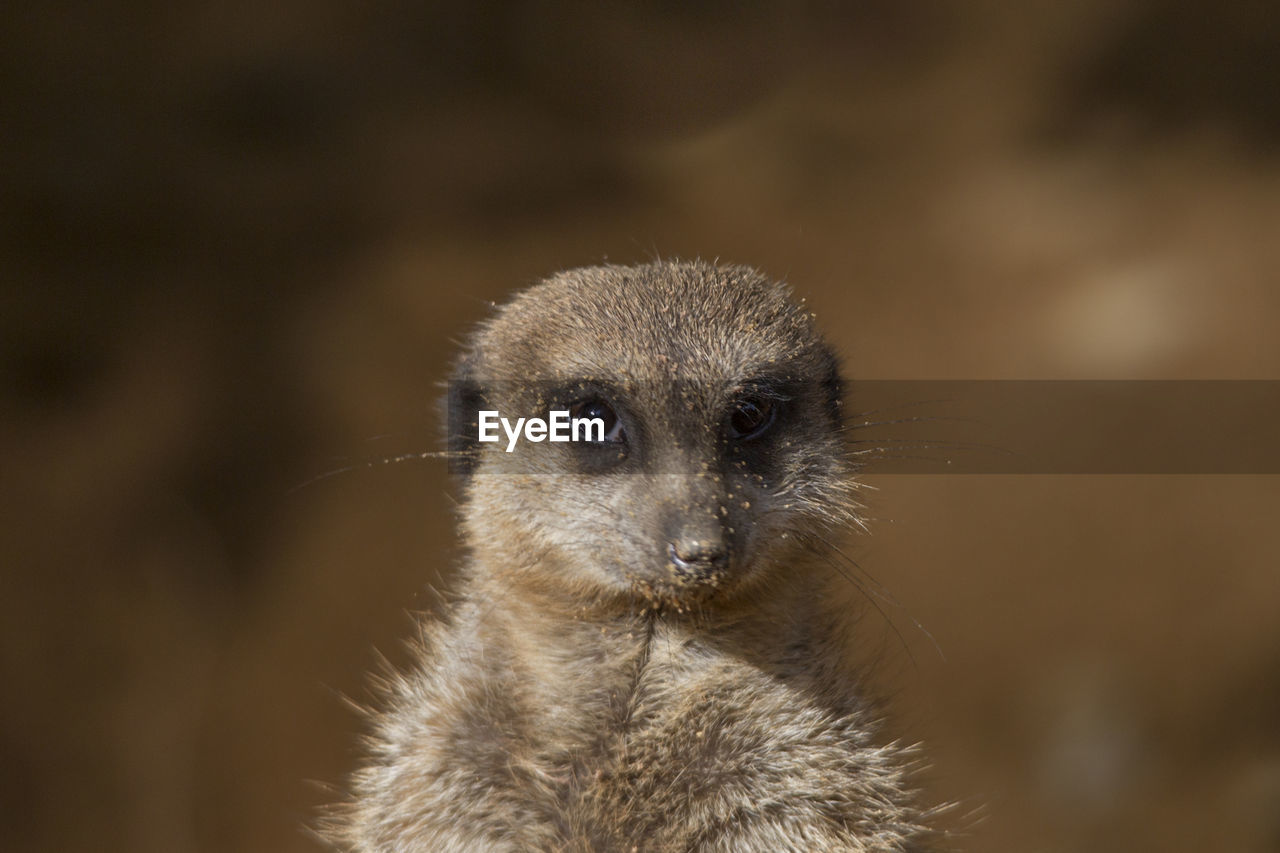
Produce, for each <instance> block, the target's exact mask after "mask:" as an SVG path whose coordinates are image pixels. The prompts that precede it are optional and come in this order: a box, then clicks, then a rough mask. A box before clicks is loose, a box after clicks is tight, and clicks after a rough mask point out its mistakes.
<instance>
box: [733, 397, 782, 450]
mask: <svg viewBox="0 0 1280 853" xmlns="http://www.w3.org/2000/svg"><path fill="white" fill-rule="evenodd" d="M775 414H776V409H775V407H774V405H773V402H772V401H770V400H761V399H744V400H739V401H738V402H736V403H734V404H733V411H732V412H731V413H730V414H729V436H730V437H731V438H736V439H740V440H746V439H752V438H755V437H757V436H759V435H760V434H762V433H763V432H765V430H767V429H769V427H770V426H771V425H772V424H773V418H774V415H775Z"/></svg>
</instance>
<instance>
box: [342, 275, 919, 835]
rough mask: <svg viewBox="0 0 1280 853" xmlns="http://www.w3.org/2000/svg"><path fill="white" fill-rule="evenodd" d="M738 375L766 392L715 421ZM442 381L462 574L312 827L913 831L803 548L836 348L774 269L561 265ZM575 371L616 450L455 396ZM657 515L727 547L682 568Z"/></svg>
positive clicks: (898, 769)
mask: <svg viewBox="0 0 1280 853" xmlns="http://www.w3.org/2000/svg"><path fill="white" fill-rule="evenodd" d="M761 377H765V378H767V379H768V381H769V382H771V383H773V386H780V387H784V388H785V391H786V393H785V396H786V397H787V398H788V399H786V400H785V401H783V402H779V404H778V414H777V420H776V422H775V423H774V424H773V425H772V426H771V427H770V428H769V430H768V431H767V433H765V434H764V435H763V436H762V437H760V438H756V439H753V440H751V441H749V442H739V443H736V444H735V441H734V440H733V439H732V438H726V427H725V423H726V421H725V418H726V413H727V412H731V411H732V409H733V406H734V405H735V404H736V403H735V401H737V400H740V399H742V397H743V395H744V394H746V393H748V392H749V390H750V389H752V388H754V387H756V385H755V384H754V383H757V382H758V381H760V379H761ZM455 380H456V381H455V384H454V395H453V403H452V405H453V408H454V412H453V414H454V415H455V425H454V432H455V434H454V435H453V436H452V438H451V448H452V450H453V452H454V453H455V454H457V455H458V457H459V459H460V460H462V463H460V464H461V465H462V468H463V469H465V473H464V483H463V489H464V494H463V503H462V529H463V535H464V537H465V540H466V543H467V545H468V547H469V552H470V553H469V557H468V560H467V562H466V565H465V567H464V571H463V580H462V584H461V591H460V594H459V597H458V600H457V602H456V604H455V605H454V606H453V607H452V609H451V612H450V613H449V614H448V616H447V618H446V619H445V620H443V621H441V622H438V623H433V624H430V625H427V626H425V627H424V631H423V639H422V643H421V647H420V655H419V663H418V665H417V667H416V668H415V669H414V670H413V671H412V672H409V673H407V674H404V675H401V676H396V677H395V678H394V680H393V683H392V684H391V685H390V691H389V693H390V695H389V697H388V701H387V705H386V708H385V710H382V711H381V712H379V713H377V714H376V716H375V717H374V725H375V731H374V735H373V738H372V747H373V748H372V756H371V758H370V759H369V761H368V763H367V765H366V766H365V767H364V769H362V770H361V771H360V772H359V773H358V774H357V776H356V777H355V779H354V782H353V785H354V792H353V796H352V801H351V802H350V803H349V804H348V805H347V806H346V807H345V808H344V809H343V810H342V812H341V813H340V815H339V817H338V818H337V819H336V820H335V823H334V827H333V831H332V837H333V838H334V840H335V843H337V844H338V845H339V846H341V847H343V848H344V849H348V850H351V851H355V853H375V851H377V853H391V852H392V851H397V853H401V852H403V853H408V851H415V853H416V851H424V853H426V851H484V853H490V851H526V850H529V851H631V850H635V851H724V853H730V851H769V853H784V851H871V850H875V851H907V850H920V849H923V839H925V838H926V837H927V835H928V833H927V832H926V831H925V830H924V829H923V828H922V827H921V826H920V823H922V817H921V813H920V812H919V811H918V810H917V809H916V808H914V807H913V805H912V804H911V798H910V796H909V792H908V790H907V783H906V780H905V773H906V771H905V766H906V763H907V761H908V758H909V756H908V754H907V752H906V751H904V750H902V749H900V748H897V747H895V746H893V745H884V744H878V743H877V742H876V740H875V736H874V727H873V724H872V720H871V714H872V711H871V709H870V707H869V705H868V704H867V702H866V701H865V700H864V699H863V698H862V696H861V694H860V691H859V685H858V680H857V670H856V668H855V667H854V666H853V664H852V662H851V660H850V657H849V645H850V644H849V638H848V627H849V625H848V623H849V621H850V615H849V614H850V612H851V611H850V601H849V594H848V590H849V586H850V585H849V582H848V580H847V579H846V578H844V577H843V576H842V575H841V574H840V572H839V571H837V570H836V568H835V567H833V565H832V563H831V561H832V560H833V558H834V555H833V554H832V553H831V551H830V550H829V546H827V545H826V544H825V542H826V540H827V539H828V538H829V531H831V530H832V529H833V528H838V527H842V526H845V525H847V524H848V523H850V522H856V521H857V517H856V505H855V503H854V501H853V500H852V497H851V493H852V480H851V476H852V470H851V466H850V464H849V463H848V461H847V458H848V457H847V451H846V448H845V444H844V438H843V435H842V430H841V425H840V414H839V387H838V381H839V380H838V377H837V375H836V372H835V362H834V359H833V357H832V355H831V353H830V351H829V349H828V347H827V346H826V345H825V344H824V343H823V342H822V341H821V339H820V337H819V336H818V333H817V332H816V330H815V328H814V325H813V320H812V317H811V316H810V315H808V314H807V313H805V312H804V311H803V310H801V309H800V308H799V307H797V306H796V305H795V304H794V303H793V302H792V301H791V300H790V299H789V296H788V293H787V292H786V289H785V288H784V287H782V286H780V285H775V284H772V283H770V282H768V281H767V280H765V279H763V278H761V277H760V276H759V275H758V274H757V273H755V272H753V271H751V270H749V269H745V268H740V267H716V266H712V265H709V264H704V263H667V262H661V263H653V264H649V265H646V266H639V267H630V268H628V267H597V268H591V269H583V270H575V271H571V272H567V273H563V274H561V275H558V276H555V277H553V278H552V279H550V280H548V281H546V282H543V283H542V284H539V285H538V286H536V287H533V288H531V289H530V290H528V291H526V292H524V293H522V294H520V295H519V296H517V297H516V298H515V299H514V300H512V301H511V302H510V303H509V304H507V305H506V306H504V307H502V308H501V309H499V310H498V312H497V313H496V315H495V316H494V317H493V318H492V319H490V320H489V321H488V322H486V323H485V324H483V325H482V327H481V328H480V329H479V330H478V332H477V333H476V334H475V335H474V336H473V337H472V338H471V340H470V342H469V345H468V346H467V348H466V351H465V353H464V355H463V357H462V359H461V360H460V362H459V365H458V369H457V373H456V377H455ZM583 380H589V381H591V382H592V383H594V384H593V385H592V386H591V387H593V388H596V389H600V388H603V389H605V390H606V392H607V396H608V397H609V399H610V401H611V402H612V403H614V404H616V408H617V409H618V411H619V414H620V415H622V416H623V422H624V424H625V425H626V427H627V429H626V443H625V445H622V446H620V447H619V448H618V449H617V453H616V454H615V455H614V456H609V455H608V454H609V452H610V451H609V450H608V449H606V451H605V454H604V455H603V456H602V455H601V454H600V452H599V451H598V450H597V451H591V452H594V453H595V454H596V455H595V456H593V457H591V459H592V460H593V461H591V462H590V464H587V463H586V462H583V459H584V458H585V457H583V456H582V455H581V454H583V453H587V452H588V451H584V450H582V449H581V448H579V447H577V446H574V445H565V444H558V445H552V444H550V443H543V444H528V443H525V444H523V445H521V446H520V447H519V449H518V450H517V451H516V452H514V453H510V454H508V453H505V452H503V451H504V448H505V440H504V441H503V442H500V443H498V444H496V445H495V444H483V445H481V444H478V443H475V442H473V441H471V440H470V438H471V437H472V436H474V423H473V421H474V410H475V408H476V407H477V406H480V407H483V408H493V409H497V410H498V411H500V412H501V413H502V414H503V415H504V416H505V415H507V414H508V413H512V414H513V415H523V416H528V415H536V414H539V413H542V414H545V411H546V409H547V407H548V406H549V405H551V404H554V403H556V402H557V400H558V398H556V397H555V395H556V394H557V393H560V392H558V391H557V390H556V389H560V388H566V387H577V386H576V383H579V382H581V381H583ZM773 386H771V387H773ZM744 389H746V390H744ZM459 413H461V414H462V415H464V416H463V417H462V418H461V419H460V420H459V419H458V418H457V417H456V416H457V415H458V414H459ZM681 537H683V539H682V538H681ZM677 540H678V541H681V542H684V541H692V542H714V543H718V544H720V545H722V546H723V549H724V551H725V553H727V557H726V558H725V559H724V560H723V561H722V562H720V563H717V564H714V565H711V564H698V567H699V571H695V572H693V573H690V572H686V571H681V570H680V567H679V565H678V563H677V561H675V560H674V559H673V558H672V556H671V553H672V552H671V551H670V549H671V543H672V542H673V541H677Z"/></svg>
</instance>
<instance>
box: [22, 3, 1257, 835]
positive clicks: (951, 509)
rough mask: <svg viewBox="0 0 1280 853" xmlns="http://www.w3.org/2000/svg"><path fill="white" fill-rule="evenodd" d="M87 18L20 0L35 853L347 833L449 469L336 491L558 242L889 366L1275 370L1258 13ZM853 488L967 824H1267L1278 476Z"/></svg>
mask: <svg viewBox="0 0 1280 853" xmlns="http://www.w3.org/2000/svg"><path fill="white" fill-rule="evenodd" d="M109 5H111V4H90V3H77V2H46V3H43V4H39V5H36V4H30V3H26V2H13V3H6V4H4V6H3V8H2V9H0V32H2V33H3V36H2V37H0V38H2V42H0V146H2V148H0V280H2V285H0V300H2V301H0V371H2V373H0V408H2V411H3V420H2V422H0V446H2V448H3V460H4V461H3V469H2V470H0V478H2V484H3V488H2V489H0V565H3V578H4V583H3V593H0V613H2V614H3V618H2V620H0V631H2V632H3V633H2V634H0V685H2V689H3V699H2V700H0V821H2V825H0V838H2V839H3V840H2V841H0V846H3V847H4V849H5V850H7V851H68V852H69V853H74V852H75V851H99V850H121V851H140V853H151V852H152V851H155V853H161V851H163V853H184V851H215V850H216V851H226V850H243V851H277V853H288V852H289V851H308V850H318V849H319V847H318V845H317V843H316V842H315V841H314V840H312V839H311V838H309V837H308V836H307V834H306V832H305V831H304V829H303V827H304V826H305V825H306V824H307V823H308V822H309V821H311V820H312V819H313V816H314V814H315V810H316V808H317V807H318V805H319V804H321V803H324V802H329V801H332V800H333V799H334V797H335V794H333V793H332V792H330V791H328V790H326V786H334V785H340V784H341V782H342V779H343V778H344V776H345V774H346V773H347V772H348V771H349V770H350V768H351V767H352V766H353V762H354V761H355V758H356V755H357V754H358V749H357V746H356V737H357V733H358V731H359V729H360V722H359V720H358V719H357V718H356V717H355V716H354V715H353V714H352V713H351V712H350V711H348V710H347V708H346V707H345V706H344V704H343V701H342V699H341V696H343V695H349V696H353V697H356V698H366V697H367V696H368V692H367V688H366V684H367V682H366V678H365V673H366V672H367V671H369V670H370V669H372V668H374V667H375V666H376V665H377V660H378V654H377V653H378V651H380V652H382V653H385V654H386V655H387V656H388V657H390V658H391V659H392V661H396V662H403V660H404V654H403V651H402V649H401V647H400V646H399V641H400V639H401V638H404V637H407V636H408V635H409V634H410V633H411V623H410V619H409V616H408V615H407V612H408V611H410V610H425V609H428V608H430V607H432V606H433V602H434V600H435V599H434V597H433V595H432V594H431V592H430V591H429V587H431V586H435V587H438V586H440V585H441V584H442V583H447V575H448V571H449V568H450V566H452V565H453V564H454V562H455V561H456V559H457V551H456V548H455V543H454V538H453V536H454V534H453V527H452V519H451V515H450V511H451V510H450V506H451V505H450V502H449V498H448V496H447V495H448V490H449V488H450V487H449V483H448V479H447V476H446V472H445V470H444V466H443V465H441V464H439V463H437V462H405V463H402V464H398V465H383V466H373V467H359V468H357V469H356V470H353V471H350V472H347V473H342V474H337V475H334V476H332V477H328V478H325V479H321V480H318V481H315V482H311V481H312V480H313V478H315V477H316V476H317V475H321V474H325V473H326V472H329V471H333V470H334V469H338V468H341V467H343V466H346V465H351V464H359V463H362V462H364V461H367V460H372V459H377V458H380V457H384V456H389V455H393V454H396V453H405V452H410V451H415V450H429V449H433V448H435V447H436V446H437V445H436V428H435V422H434V418H435V411H434V406H435V398H436V396H437V394H438V390H439V389H438V386H437V383H438V382H439V381H441V380H442V379H443V377H444V374H445V370H446V367H447V361H448V358H449V355H450V353H451V351H452V349H453V347H454V342H455V341H456V340H457V338H458V337H460V336H461V335H463V334H465V332H466V330H467V329H468V328H469V326H470V325H471V324H472V323H473V322H474V321H475V320H477V319H478V318H480V317H482V316H484V313H485V311H486V309H487V305H488V303H489V301H490V300H495V299H501V298H503V297H504V296H505V295H506V294H508V293H509V292H511V291H512V290H513V289H514V288H517V287H520V286H522V285H524V284H526V283H529V282H531V281H533V280H536V279H537V278H539V277H541V276H543V275H545V274H548V273H550V272H552V271H554V270H557V269H560V268H564V267H569V266H575V265H580V264H584V263H592V262H598V261H601V260H603V259H606V258H607V259H609V260H612V261H619V262H631V261H641V260H646V259H648V258H651V257H652V256H654V255H655V254H660V255H662V256H703V257H719V258H722V259H725V260H732V261H737V262H745V263H751V264H753V265H756V266H759V267H760V268H762V269H764V270H765V271H767V272H768V273H770V274H772V275H774V276H777V277H786V278H787V279H788V280H790V281H791V282H792V283H793V284H794V285H795V287H796V288H797V290H798V291H799V292H800V294H802V295H804V296H806V297H808V299H809V302H810V304H811V305H812V306H813V308H814V310H815V311H816V312H817V314H818V316H819V319H820V321H821V322H822V324H823V326H824V327H825V329H826V330H827V331H828V333H829V335H830V336H831V337H832V338H833V339H834V341H835V342H836V344H837V345H838V347H839V348H840V350H841V351H842V353H843V355H844V357H845V359H846V364H847V367H848V370H849V372H850V373H852V374H855V375H857V376H862V377H867V378H875V379H893V378H925V379H945V378H958V379H987V378H1159V379H1177V378H1263V379H1277V378H1280V336H1277V334H1276V332H1277V325H1278V324H1277V318H1278V317H1280V288H1278V287H1277V272H1276V270H1277V269H1278V268H1280V264H1278V262H1280V240H1278V239H1277V237H1278V236H1280V226H1278V225H1277V223H1280V158H1278V157H1277V155H1278V154H1280V97H1278V95H1277V93H1280V12H1277V11H1276V7H1275V5H1274V4H1269V3H1265V2H1256V3H1250V2H1242V0H1230V1H1229V2H1223V0H1219V2H1215V3H1209V2H1186V3H1153V2H1137V0H1081V2H1077V3H1071V4H1066V3H1054V2H1028V3H1019V4H1013V3H994V2H959V0H957V2H937V3H896V2H889V0H868V2H859V3H835V2H826V3H824V2H809V3H791V4H788V3H782V2H769V0H759V2H749V3H727V2H713V3H705V4H700V5H697V6H686V5H684V4H679V3H675V2H659V0H650V2H638V3H627V4H623V3H612V2H605V3H594V2H585V0H584V2H570V1H569V0H561V2H551V0H546V2H528V0H526V2H514V3H509V4H501V5H498V4H493V5H488V4H484V5H481V4H439V3H409V2H401V1H400V0H377V1H376V2H364V3H356V2H345V3H343V2H326V0H309V2H305V3H303V2H289V0H281V2H274V3H262V2H239V0H230V2H222V3H199V4H193V3H185V2H180V0H179V2H174V3H134V4H132V5H127V6H126V7H125V8H123V9H121V8H116V9H108V6H109ZM1204 416H1205V417H1206V418H1212V417H1213V413H1212V412H1211V411H1210V412H1205V413H1204ZM1082 426H1087V425H1082ZM1258 429H1259V431H1260V432H1263V431H1265V432H1274V431H1275V424H1271V423H1260V424H1259V425H1258ZM870 479H871V480H872V482H873V483H874V484H875V485H876V486H878V487H879V491H878V492H875V493H873V494H872V496H871V498H870V500H871V512H872V514H873V515H874V516H875V517H876V518H877V521H876V522H875V523H874V525H873V531H874V532H873V535H871V536H870V537H865V536H864V537H860V538H858V539H856V540H855V541H854V542H853V543H852V552H853V553H854V554H855V555H856V556H857V557H858V558H859V560H860V561H861V563H862V565H863V566H864V567H865V568H866V569H867V570H868V571H870V572H871V573H872V574H873V575H875V576H876V577H877V578H878V579H879V580H880V581H881V582H882V583H883V584H884V585H885V586H886V587H888V589H889V590H890V591H891V592H892V593H893V595H894V597H895V598H896V599H897V601H898V602H900V605H901V606H900V607H893V606H886V607H885V609H886V615H887V617H888V618H889V619H890V620H892V622H893V623H894V624H895V625H896V626H897V630H898V631H899V632H900V633H901V635H902V641H901V642H899V641H898V640H897V639H896V638H895V637H894V635H893V633H892V631H891V630H890V629H888V628H887V627H886V626H885V624H884V621H883V620H879V617H876V616H874V614H873V618H871V619H869V620H868V624H867V633H868V635H869V637H870V638H871V639H869V642H879V643H881V644H882V645H883V648H884V650H885V651H884V652H883V655H884V661H885V664H884V666H883V667H882V670H883V672H882V677H881V681H882V682H883V685H884V690H885V692H886V693H888V694H891V695H892V696H893V697H894V699H893V703H894V721H893V731H894V732H895V733H898V734H901V735H902V736H903V737H906V738H908V739H912V740H915V739H923V740H924V741H926V743H927V750H928V754H929V757H930V762H931V768H930V769H929V770H928V771H927V772H926V773H925V774H924V775H923V777H922V783H923V784H924V785H925V786H926V788H927V792H928V796H929V797H930V798H931V799H954V800H958V801H960V803H961V804H962V805H961V807H960V808H959V809H957V811H956V813H955V820H954V821H953V823H954V825H955V826H956V827H957V828H958V829H961V830H963V832H964V833H965V834H964V835H963V836H962V837H961V838H960V839H959V840H958V844H959V845H961V846H963V847H964V848H966V849H970V850H975V851H977V850H983V851H1076V850H1089V851H1133V850H1169V851H1174V850H1186V851H1191V850H1196V851H1203V850H1223V851H1264V850H1265V851H1276V850H1280V529H1278V525H1277V524H1276V516H1277V510H1280V478H1276V477H1264V476H1235V477H1225V476H1196V477H1192V476H1158V477H1123V476H1107V477H1103V476H1096V477H1049V476H1021V477H1017V476H1007V477H996V476H952V477H945V476H936V477H926V476H881V477H878V478H877V477H871V478H870ZM912 619H914V620H917V621H918V622H919V623H921V624H922V625H923V626H924V627H925V628H926V629H927V630H928V631H929V632H930V633H931V634H932V635H933V636H934V637H936V639H937V643H938V645H939V646H940V647H941V650H942V652H943V654H945V661H944V660H943V659H942V658H941V657H940V656H939V654H938V653H937V651H935V649H934V647H933V644H932V643H931V642H930V641H929V639H928V637H927V636H925V634H924V633H923V632H921V631H920V630H917V629H916V628H915V626H914V625H913V624H912ZM873 623H878V624H873ZM877 637H878V638H879V639H876V638H877ZM375 650H377V651H375ZM912 659H914V663H912Z"/></svg>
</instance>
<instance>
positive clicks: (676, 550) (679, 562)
mask: <svg viewBox="0 0 1280 853" xmlns="http://www.w3.org/2000/svg"><path fill="white" fill-rule="evenodd" d="M667 556H669V557H670V558H671V562H672V563H674V564H675V566H676V568H678V569H680V570H681V571H684V572H692V573H695V574H704V573H706V572H708V571H711V570H713V569H718V568H721V567H722V566H724V564H725V563H726V562H727V561H728V559H729V549H728V548H726V547H725V544H724V542H723V541H712V540H706V539H677V540H676V541H674V542H671V543H668V545H667Z"/></svg>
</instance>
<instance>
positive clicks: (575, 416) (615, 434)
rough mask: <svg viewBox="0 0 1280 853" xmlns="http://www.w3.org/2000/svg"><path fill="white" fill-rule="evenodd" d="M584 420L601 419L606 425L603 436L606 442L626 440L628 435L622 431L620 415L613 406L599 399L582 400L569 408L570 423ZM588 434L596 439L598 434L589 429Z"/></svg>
mask: <svg viewBox="0 0 1280 853" xmlns="http://www.w3.org/2000/svg"><path fill="white" fill-rule="evenodd" d="M584 419H585V420H596V419H599V420H600V421H602V422H603V423H604V429H603V435H604V440H605V441H606V442H621V441H623V440H625V438H626V433H624V432H623V430H622V421H620V420H619V419H618V413H617V412H615V411H614V410H613V406H610V405H609V404H608V403H606V402H605V401H604V400H601V399H600V398H599V397H591V398H588V399H586V400H581V401H579V402H577V403H574V404H573V405H572V406H570V407H569V420H570V421H576V420H584ZM586 434H587V435H589V436H592V437H593V438H594V437H595V436H596V435H597V434H598V433H597V432H596V431H595V430H590V429H589V430H587V433H586Z"/></svg>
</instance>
